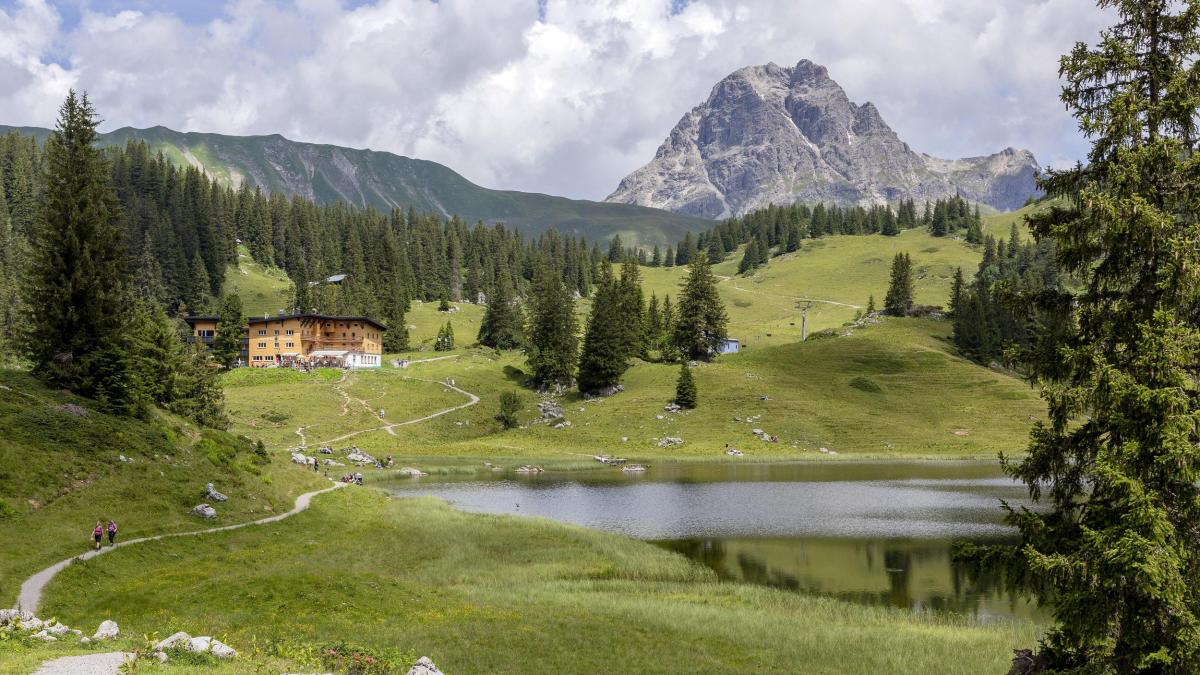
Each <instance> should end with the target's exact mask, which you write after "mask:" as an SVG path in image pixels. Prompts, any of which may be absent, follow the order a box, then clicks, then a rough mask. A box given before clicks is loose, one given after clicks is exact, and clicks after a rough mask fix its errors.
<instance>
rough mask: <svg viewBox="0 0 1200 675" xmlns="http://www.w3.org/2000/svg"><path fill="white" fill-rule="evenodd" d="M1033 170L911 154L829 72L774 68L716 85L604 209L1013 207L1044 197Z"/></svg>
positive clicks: (1010, 156) (1028, 159)
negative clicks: (940, 202) (966, 203)
mask: <svg viewBox="0 0 1200 675" xmlns="http://www.w3.org/2000/svg"><path fill="white" fill-rule="evenodd" d="M1036 169H1037V161H1036V160H1035V159H1034V157H1033V155H1032V154H1031V153H1030V152H1029V151H1027V150H1014V149H1012V148H1007V149H1005V150H1003V151H1001V152H998V153H996V154H994V155H988V156H985V157H969V158H966V159H957V160H946V159H938V158H936V157H931V156H929V155H926V154H924V153H918V152H914V151H913V150H912V149H911V148H909V146H908V144H907V143H905V142H904V141H902V140H900V138H899V137H898V136H897V135H896V132H894V131H892V129H891V127H889V126H888V125H887V123H886V122H884V120H883V117H882V116H881V115H880V114H879V111H878V110H877V109H876V108H875V106H874V105H872V104H871V103H864V104H863V105H861V106H860V105H856V104H855V103H853V102H851V101H850V99H849V98H848V97H847V96H846V92H845V91H843V90H842V88H841V87H840V86H839V85H838V84H837V82H834V81H833V80H832V79H831V78H830V77H829V73H828V71H826V70H825V68H824V67H823V66H819V65H817V64H815V63H812V62H811V61H800V63H798V64H796V66H795V67H794V68H782V67H780V66H777V65H775V64H774V63H769V64H767V65H765V66H750V67H748V68H742V69H741V70H738V71H737V72H735V73H733V74H731V75H729V76H728V77H726V78H725V79H724V80H721V81H720V82H719V83H717V86H715V87H713V90H712V93H711V94H710V95H709V97H708V100H707V101H705V102H704V103H702V104H701V105H699V106H696V107H695V108H693V109H692V110H691V111H690V112H688V113H687V114H686V115H684V116H683V119H681V120H680V121H679V123H678V124H677V125H676V126H675V128H674V129H673V130H672V131H671V134H670V135H669V136H668V137H667V140H666V141H664V142H663V144H662V145H661V146H659V148H658V152H657V153H655V156H654V159H653V160H651V161H650V163H649V164H646V165H645V166H643V167H642V168H640V169H638V170H637V171H634V172H633V173H631V174H629V175H628V176H626V177H625V178H624V180H622V181H621V184H620V185H619V186H617V189H616V191H615V192H613V193H612V194H611V195H609V196H608V201H610V202H620V203H625V204H639V205H642V206H651V207H655V208H661V209H667V210H671V211H676V212H679V213H685V214H689V215H695V216H702V217H705V218H725V217H729V216H736V215H741V214H744V213H746V212H748V211H752V210H754V209H758V208H762V207H765V206H768V205H770V204H772V203H774V204H791V203H794V202H806V203H817V202H825V203H837V204H843V205H845V204H872V203H884V202H895V201H898V200H901V199H908V198H912V199H914V200H916V201H917V202H921V201H923V200H926V199H929V200H934V199H937V198H939V197H948V196H952V195H954V194H955V193H956V192H959V193H961V194H962V195H963V196H964V197H966V198H967V199H969V200H973V201H978V202H980V203H983V204H988V205H990V206H993V207H995V208H997V209H1001V210H1008V209H1014V208H1019V207H1020V206H1021V205H1022V204H1024V203H1025V200H1026V198H1028V197H1029V196H1031V195H1034V194H1036V193H1037V188H1036V186H1035V185H1034V172H1035V170H1036Z"/></svg>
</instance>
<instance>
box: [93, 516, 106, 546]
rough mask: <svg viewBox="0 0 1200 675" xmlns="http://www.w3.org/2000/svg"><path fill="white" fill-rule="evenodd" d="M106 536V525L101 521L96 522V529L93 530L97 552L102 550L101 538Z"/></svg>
mask: <svg viewBox="0 0 1200 675" xmlns="http://www.w3.org/2000/svg"><path fill="white" fill-rule="evenodd" d="M103 536H104V524H103V523H101V522H100V521H99V520H97V521H96V527H95V528H93V529H92V539H94V540H95V541H96V550H97V551H99V550H100V538H101V537H103Z"/></svg>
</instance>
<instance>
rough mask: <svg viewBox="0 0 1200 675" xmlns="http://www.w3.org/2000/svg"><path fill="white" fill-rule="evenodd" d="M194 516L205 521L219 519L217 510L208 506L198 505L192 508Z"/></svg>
mask: <svg viewBox="0 0 1200 675" xmlns="http://www.w3.org/2000/svg"><path fill="white" fill-rule="evenodd" d="M192 515H194V516H200V517H201V518H204V519H205V520H212V519H213V518H216V517H217V510H216V509H214V508H213V507H211V506H209V505H208V504H197V505H196V506H195V507H194V508H192Z"/></svg>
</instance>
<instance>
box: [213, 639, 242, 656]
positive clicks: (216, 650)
mask: <svg viewBox="0 0 1200 675" xmlns="http://www.w3.org/2000/svg"><path fill="white" fill-rule="evenodd" d="M209 651H210V652H212V655H213V656H215V657H217V658H218V659H232V658H233V657H235V656H237V650H236V649H234V648H233V647H230V646H229V645H227V644H225V643H224V642H221V641H220V640H213V641H212V647H211V648H210V649H209Z"/></svg>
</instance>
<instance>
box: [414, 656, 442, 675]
mask: <svg viewBox="0 0 1200 675" xmlns="http://www.w3.org/2000/svg"><path fill="white" fill-rule="evenodd" d="M408 675H442V671H440V670H438V667H437V666H435V665H433V661H432V660H431V659H430V658H429V657H428V656H422V657H421V658H419V659H417V662H416V663H414V664H413V667H412V668H409V669H408Z"/></svg>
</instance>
